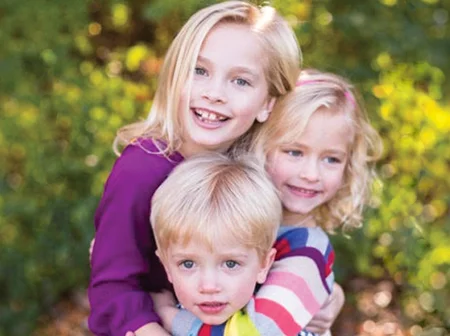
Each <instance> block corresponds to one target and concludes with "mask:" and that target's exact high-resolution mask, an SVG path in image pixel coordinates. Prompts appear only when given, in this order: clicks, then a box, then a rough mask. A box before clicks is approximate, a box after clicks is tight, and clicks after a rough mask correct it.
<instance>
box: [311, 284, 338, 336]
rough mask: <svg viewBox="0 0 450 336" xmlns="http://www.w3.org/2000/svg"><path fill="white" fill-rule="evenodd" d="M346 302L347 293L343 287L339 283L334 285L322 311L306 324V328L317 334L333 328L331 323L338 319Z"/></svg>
mask: <svg viewBox="0 0 450 336" xmlns="http://www.w3.org/2000/svg"><path fill="white" fill-rule="evenodd" d="M344 302H345V295H344V291H343V290H342V287H341V286H339V285H338V284H337V283H335V284H334V286H333V291H332V293H331V295H330V296H329V297H328V299H327V301H325V303H324V305H323V306H322V308H320V311H319V312H318V313H317V314H316V315H314V316H313V319H312V320H311V321H310V322H309V324H308V325H307V326H306V328H305V329H306V330H308V331H311V332H313V333H316V334H320V335H322V334H324V333H325V332H326V331H327V330H329V329H330V328H331V325H332V324H333V323H334V321H335V320H336V318H337V316H338V315H339V312H340V311H341V309H342V306H343V305H344Z"/></svg>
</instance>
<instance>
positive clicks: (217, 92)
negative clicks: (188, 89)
mask: <svg viewBox="0 0 450 336" xmlns="http://www.w3.org/2000/svg"><path fill="white" fill-rule="evenodd" d="M202 97H203V98H204V99H206V100H208V101H209V102H211V103H216V104H217V103H222V104H223V103H226V101H227V99H226V94H225V85H224V83H223V82H222V81H221V80H220V79H219V78H218V79H212V80H209V81H208V82H207V83H205V87H204V89H203V91H202Z"/></svg>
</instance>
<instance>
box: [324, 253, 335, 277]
mask: <svg viewBox="0 0 450 336" xmlns="http://www.w3.org/2000/svg"><path fill="white" fill-rule="evenodd" d="M333 264H334V250H333V251H331V253H330V255H329V256H328V260H327V265H326V268H325V276H328V275H330V274H331V272H333V270H332V269H331V267H332V266H333Z"/></svg>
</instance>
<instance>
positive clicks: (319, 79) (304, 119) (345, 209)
mask: <svg viewBox="0 0 450 336" xmlns="http://www.w3.org/2000/svg"><path fill="white" fill-rule="evenodd" d="M358 100H359V98H358V97H357V95H356V92H355V90H354V89H353V87H352V85H351V84H350V83H348V82H347V81H346V80H345V79H343V78H342V77H339V76H337V75H335V74H331V73H323V72H319V71H317V70H312V69H310V70H303V71H302V72H301V74H300V77H299V79H298V82H297V86H296V88H295V90H294V91H292V92H291V93H289V94H287V95H286V96H284V97H283V98H281V99H279V100H278V102H277V103H276V105H275V107H274V110H273V116H271V118H269V120H268V121H266V122H265V123H264V124H261V125H258V129H257V130H255V132H254V133H253V134H252V135H251V138H249V139H247V144H246V146H247V147H246V148H245V150H248V149H249V148H250V151H252V152H255V153H256V155H257V156H258V157H259V158H260V159H262V160H263V161H264V162H265V160H266V157H267V154H268V153H269V152H271V151H272V150H274V149H276V148H278V146H280V145H281V144H286V143H292V142H293V141H295V140H296V139H298V137H299V136H300V135H301V134H302V132H303V131H304V129H305V128H306V126H307V124H308V121H309V119H310V117H311V115H312V114H314V113H315V112H317V111H318V110H320V111H324V110H325V111H328V113H333V114H343V115H345V116H346V117H347V118H348V120H349V122H350V127H351V128H352V131H353V141H352V142H351V144H350V149H349V155H350V157H349V160H348V162H347V166H346V168H345V172H344V184H343V186H342V188H341V189H340V190H339V191H338V193H337V194H336V195H335V197H334V198H333V199H332V200H330V201H329V202H327V203H326V204H323V205H321V206H320V207H318V208H317V209H315V210H314V212H313V215H314V216H315V219H316V222H317V223H318V224H319V225H320V226H322V227H323V228H324V229H327V230H329V231H333V230H334V229H335V228H337V227H338V226H340V225H341V224H343V228H344V229H349V228H353V227H358V226H360V225H361V221H362V211H363V208H364V206H365V205H366V204H367V202H368V200H369V196H370V187H371V184H372V181H373V178H374V177H375V176H376V175H375V171H374V162H375V161H377V160H378V159H379V157H380V156H381V154H382V142H381V138H380V136H379V135H378V133H377V132H376V131H375V129H374V128H373V127H372V126H371V124H370V121H369V119H368V117H367V114H366V112H365V111H364V109H363V108H362V106H361V104H360V103H359V102H358Z"/></svg>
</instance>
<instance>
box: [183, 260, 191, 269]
mask: <svg viewBox="0 0 450 336" xmlns="http://www.w3.org/2000/svg"><path fill="white" fill-rule="evenodd" d="M180 265H181V266H183V267H184V268H186V269H191V268H192V267H194V262H193V261H192V260H184V261H182V262H181V263H180Z"/></svg>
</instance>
